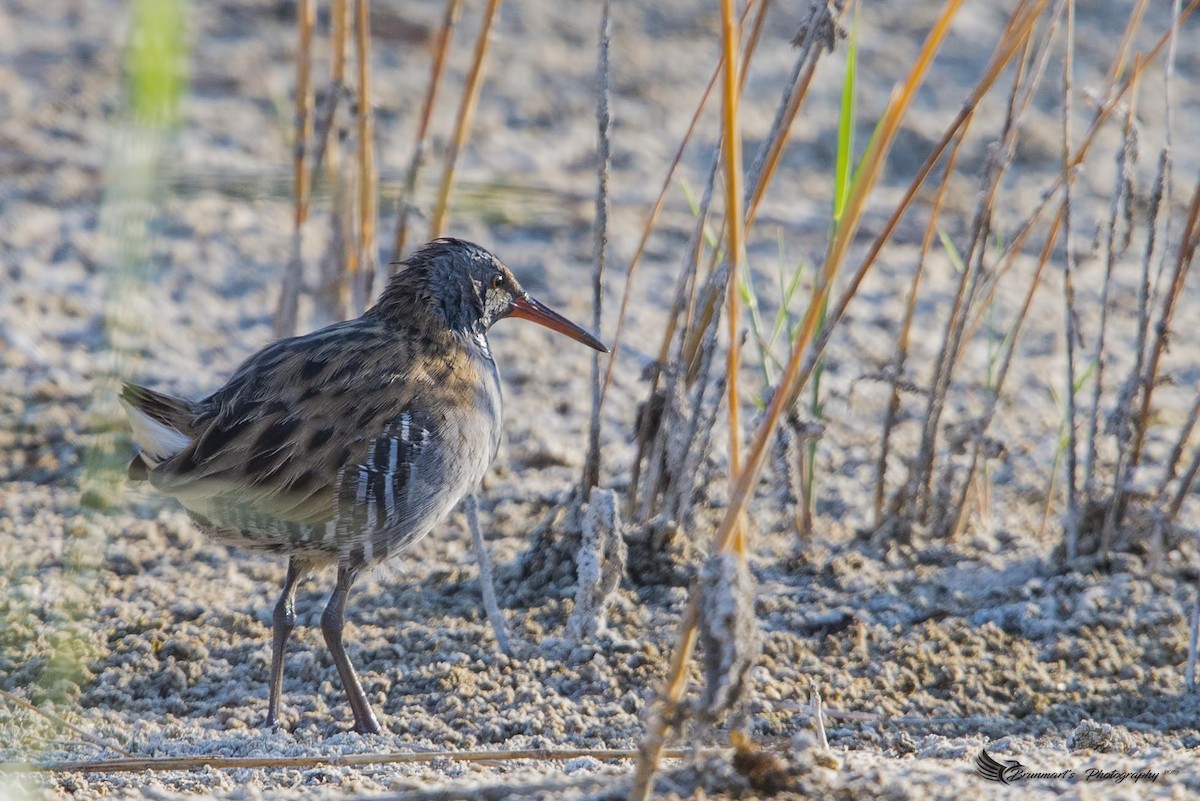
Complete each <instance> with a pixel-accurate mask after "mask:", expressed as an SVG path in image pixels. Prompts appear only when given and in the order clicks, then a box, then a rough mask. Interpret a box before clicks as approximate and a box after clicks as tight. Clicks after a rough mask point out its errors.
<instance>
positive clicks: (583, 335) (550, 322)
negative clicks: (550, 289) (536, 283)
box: [512, 294, 608, 353]
mask: <svg viewBox="0 0 1200 801" xmlns="http://www.w3.org/2000/svg"><path fill="white" fill-rule="evenodd" d="M512 316H513V317H520V318H521V319H522V320H532V321H533V322H535V323H537V324H538V325H544V326H546V327H547V328H549V329H550V330H551V331H557V332H558V333H560V334H566V335H567V336H569V337H570V338H571V339H573V340H575V341H576V342H582V343H583V344H585V345H587V346H588V347H589V348H595V349H596V350H598V351H600V352H601V353H608V348H607V347H605V345H604V343H603V342H601V341H600V340H598V339H596V338H595V337H594V336H592V335H591V334H589V333H588V332H587V331H584V330H583V329H582V328H580V327H579V326H577V325H575V323H573V322H571V321H570V320H568V319H567V318H566V317H563V316H562V315H561V314H559V313H558V312H556V311H554V310H553V309H551V308H550V307H549V306H547V305H546V304H544V303H542V302H541V301H540V300H538V299H537V298H532V297H530V296H529V295H528V294H525V295H521V296H519V297H517V298H514V299H513V305H512Z"/></svg>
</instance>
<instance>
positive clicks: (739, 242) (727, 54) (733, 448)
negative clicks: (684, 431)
mask: <svg viewBox="0 0 1200 801" xmlns="http://www.w3.org/2000/svg"><path fill="white" fill-rule="evenodd" d="M740 35H741V32H740V30H739V28H738V26H737V23H736V22H735V20H734V11H733V0H722V2H721V42H722V53H723V55H724V61H725V69H724V73H723V75H722V81H721V101H722V102H721V139H722V141H723V142H724V145H725V148H724V158H725V231H726V240H725V241H726V243H727V246H726V258H728V259H729V260H730V270H731V273H732V278H731V279H730V280H729V282H728V284H727V289H726V299H725V303H726V308H727V311H726V316H727V318H728V321H729V324H728V330H729V350H728V360H727V362H726V368H725V375H726V377H725V384H726V391H727V392H728V393H729V394H728V398H729V400H728V409H727V411H728V414H729V481H730V483H733V482H734V481H736V480H737V475H738V472H739V470H740V467H741V466H740V464H739V461H738V460H739V459H740V457H741V450H742V447H741V441H742V438H741V429H740V421H739V413H740V411H741V408H740V406H741V404H740V402H739V400H738V371H739V368H740V365H741V337H740V336H738V328H739V327H740V325H739V319H738V316H739V310H740V304H739V297H738V281H739V280H740V279H741V276H742V269H743V265H744V258H745V241H744V237H745V232H744V229H743V225H744V223H745V220H744V218H743V216H742V129H741V119H740V115H739V113H738V102H739V99H740V97H741V85H740V82H739V79H738V69H737V65H738V60H737V56H738V46H739V40H740ZM733 550H734V551H735V552H736V553H737V554H739V555H740V556H742V557H743V558H745V555H746V542H745V526H738V527H737V530H736V533H735V535H734V539H733Z"/></svg>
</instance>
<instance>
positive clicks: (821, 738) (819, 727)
mask: <svg viewBox="0 0 1200 801" xmlns="http://www.w3.org/2000/svg"><path fill="white" fill-rule="evenodd" d="M808 698H809V702H808V703H809V709H811V710H812V716H813V731H815V732H816V735H817V742H818V743H820V744H821V748H824V749H826V750H828V749H829V736H828V735H827V734H826V733H825V704H824V702H822V701H821V691H820V690H818V689H817V685H816V684H813V685H812V686H811V687H810V688H809V693H808Z"/></svg>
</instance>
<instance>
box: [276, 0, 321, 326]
mask: <svg viewBox="0 0 1200 801" xmlns="http://www.w3.org/2000/svg"><path fill="white" fill-rule="evenodd" d="M316 15H317V11H316V2H315V0H299V2H298V3H297V7H296V30H297V34H298V46H297V50H296V123H295V133H294V141H293V143H292V180H293V184H294V187H293V197H292V208H293V213H292V255H291V259H290V260H289V262H288V267H287V270H286V272H285V273H284V277H283V285H282V287H281V289H280V294H279V305H278V307H277V308H276V310H275V319H274V323H273V329H274V333H275V336H277V337H282V336H290V335H291V334H294V333H295V332H296V313H297V311H298V308H299V303H300V285H301V283H302V282H303V278H304V276H303V271H304V256H303V244H304V236H303V232H304V222H305V219H306V218H307V209H308V192H309V187H308V168H307V154H308V143H309V141H310V140H311V139H312V132H313V122H312V113H311V110H312V84H311V80H310V78H311V75H312V36H313V27H314V26H315V25H316Z"/></svg>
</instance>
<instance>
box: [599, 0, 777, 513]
mask: <svg viewBox="0 0 1200 801" xmlns="http://www.w3.org/2000/svg"><path fill="white" fill-rule="evenodd" d="M754 5H755V0H748V2H747V3H746V7H745V8H744V9H743V10H742V18H741V21H742V22H743V23H744V22H745V20H746V16H747V15H748V14H749V13H750V9H751V8H752V7H754ZM769 5H770V3H769V0H768V2H764V3H763V5H762V6H761V7H760V10H759V17H760V18H761V17H763V16H765V14H766V10H767V6H769ZM760 27H761V22H760V21H758V20H756V22H755V31H756V32H757V31H758V29H759V28H760ZM757 41H758V40H757V37H754V38H752V39H751V40H750V43H749V44H748V45H747V46H746V49H745V53H744V56H743V59H742V74H743V75H744V74H745V72H746V70H747V69H749V66H750V59H751V57H752V56H753V54H754V46H755V45H756V44H757ZM724 64H725V54H724V52H722V53H721V57H720V59H719V60H718V62H717V66H716V67H715V68H714V69H713V73H712V76H711V77H710V78H709V79H708V85H707V86H706V87H705V88H704V94H703V95H701V97H700V102H699V103H697V104H696V110H695V112H694V113H693V114H692V119H691V122H689V123H688V127H687V131H686V132H685V133H684V135H683V139H681V140H680V142H679V147H678V148H676V149H675V155H674V156H673V157H672V158H671V164H670V166H669V167H667V175H666V177H665V178H664V179H663V183H662V187H661V188H660V189H659V192H658V198H657V199H656V200H655V201H654V206H653V207H652V208H651V210H650V214H649V215H647V217H646V223H645V225H644V226H643V227H642V236H641V239H640V240H639V241H638V246H637V248H636V249H635V250H634V253H633V258H632V259H630V261H629V269H628V270H627V271H626V274H625V287H624V289H622V291H621V307H620V310H619V311H618V313H617V330H616V332H615V333H614V334H613V340H612V352H611V355H610V356H609V358H608V367H607V369H606V370H605V373H604V387H603V389H602V390H601V394H600V402H601V405H603V403H604V398H605V397H606V396H607V395H608V387H609V385H610V384H612V377H613V368H614V367H615V366H616V363H617V355H618V353H619V352H620V349H621V337H622V335H623V334H624V333H625V316H626V312H627V311H628V307H629V298H630V296H631V295H632V290H633V276H634V274H635V273H636V272H637V268H638V265H639V264H641V260H642V254H643V253H644V252H645V250H646V244H647V243H648V242H649V241H650V234H651V232H653V230H654V225H655V223H656V222H657V221H658V215H659V214H660V213H661V212H662V208H663V204H664V203H665V202H666V198H667V191H668V190H669V189H670V187H671V179H672V178H674V177H675V170H676V168H677V167H678V166H679V161H680V159H681V158H683V151H684V150H685V149H686V148H687V145H688V142H690V141H691V138H692V134H693V133H694V132H695V130H696V125H697V124H698V123H699V121H700V117H701V115H702V114H703V113H704V109H705V107H707V105H708V99H709V97H710V96H711V95H712V90H713V87H714V86H716V84H717V78H718V77H720V75H721V72H722V68H723V66H724ZM705 205H706V204H705ZM706 216H707V214H706V213H701V215H700V218H701V220H702V221H703V219H704V218H705V217H706ZM697 241H698V242H699V243H702V242H703V240H702V239H700V240H697ZM677 316H678V315H677V314H676V313H672V314H671V316H670V317H669V318H668V320H667V326H666V330H665V331H664V336H663V341H662V347H661V348H660V352H659V360H658V364H659V365H663V364H666V360H667V354H668V352H669V351H670V343H671V341H672V339H673V338H674V333H675V321H676V319H677ZM657 388H658V373H657V372H656V373H655V374H654V375H653V376H651V381H650V394H651V395H653V394H654V392H655V391H656V390H657ZM639 447H640V443H639ZM640 457H641V453H640V452H639V458H638V459H637V460H635V462H634V473H635V476H634V480H633V481H632V482H631V484H632V486H633V487H634V489H635V491H636V487H637V483H638V482H637V477H636V473H637V470H638V462H640V461H641V458H640Z"/></svg>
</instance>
